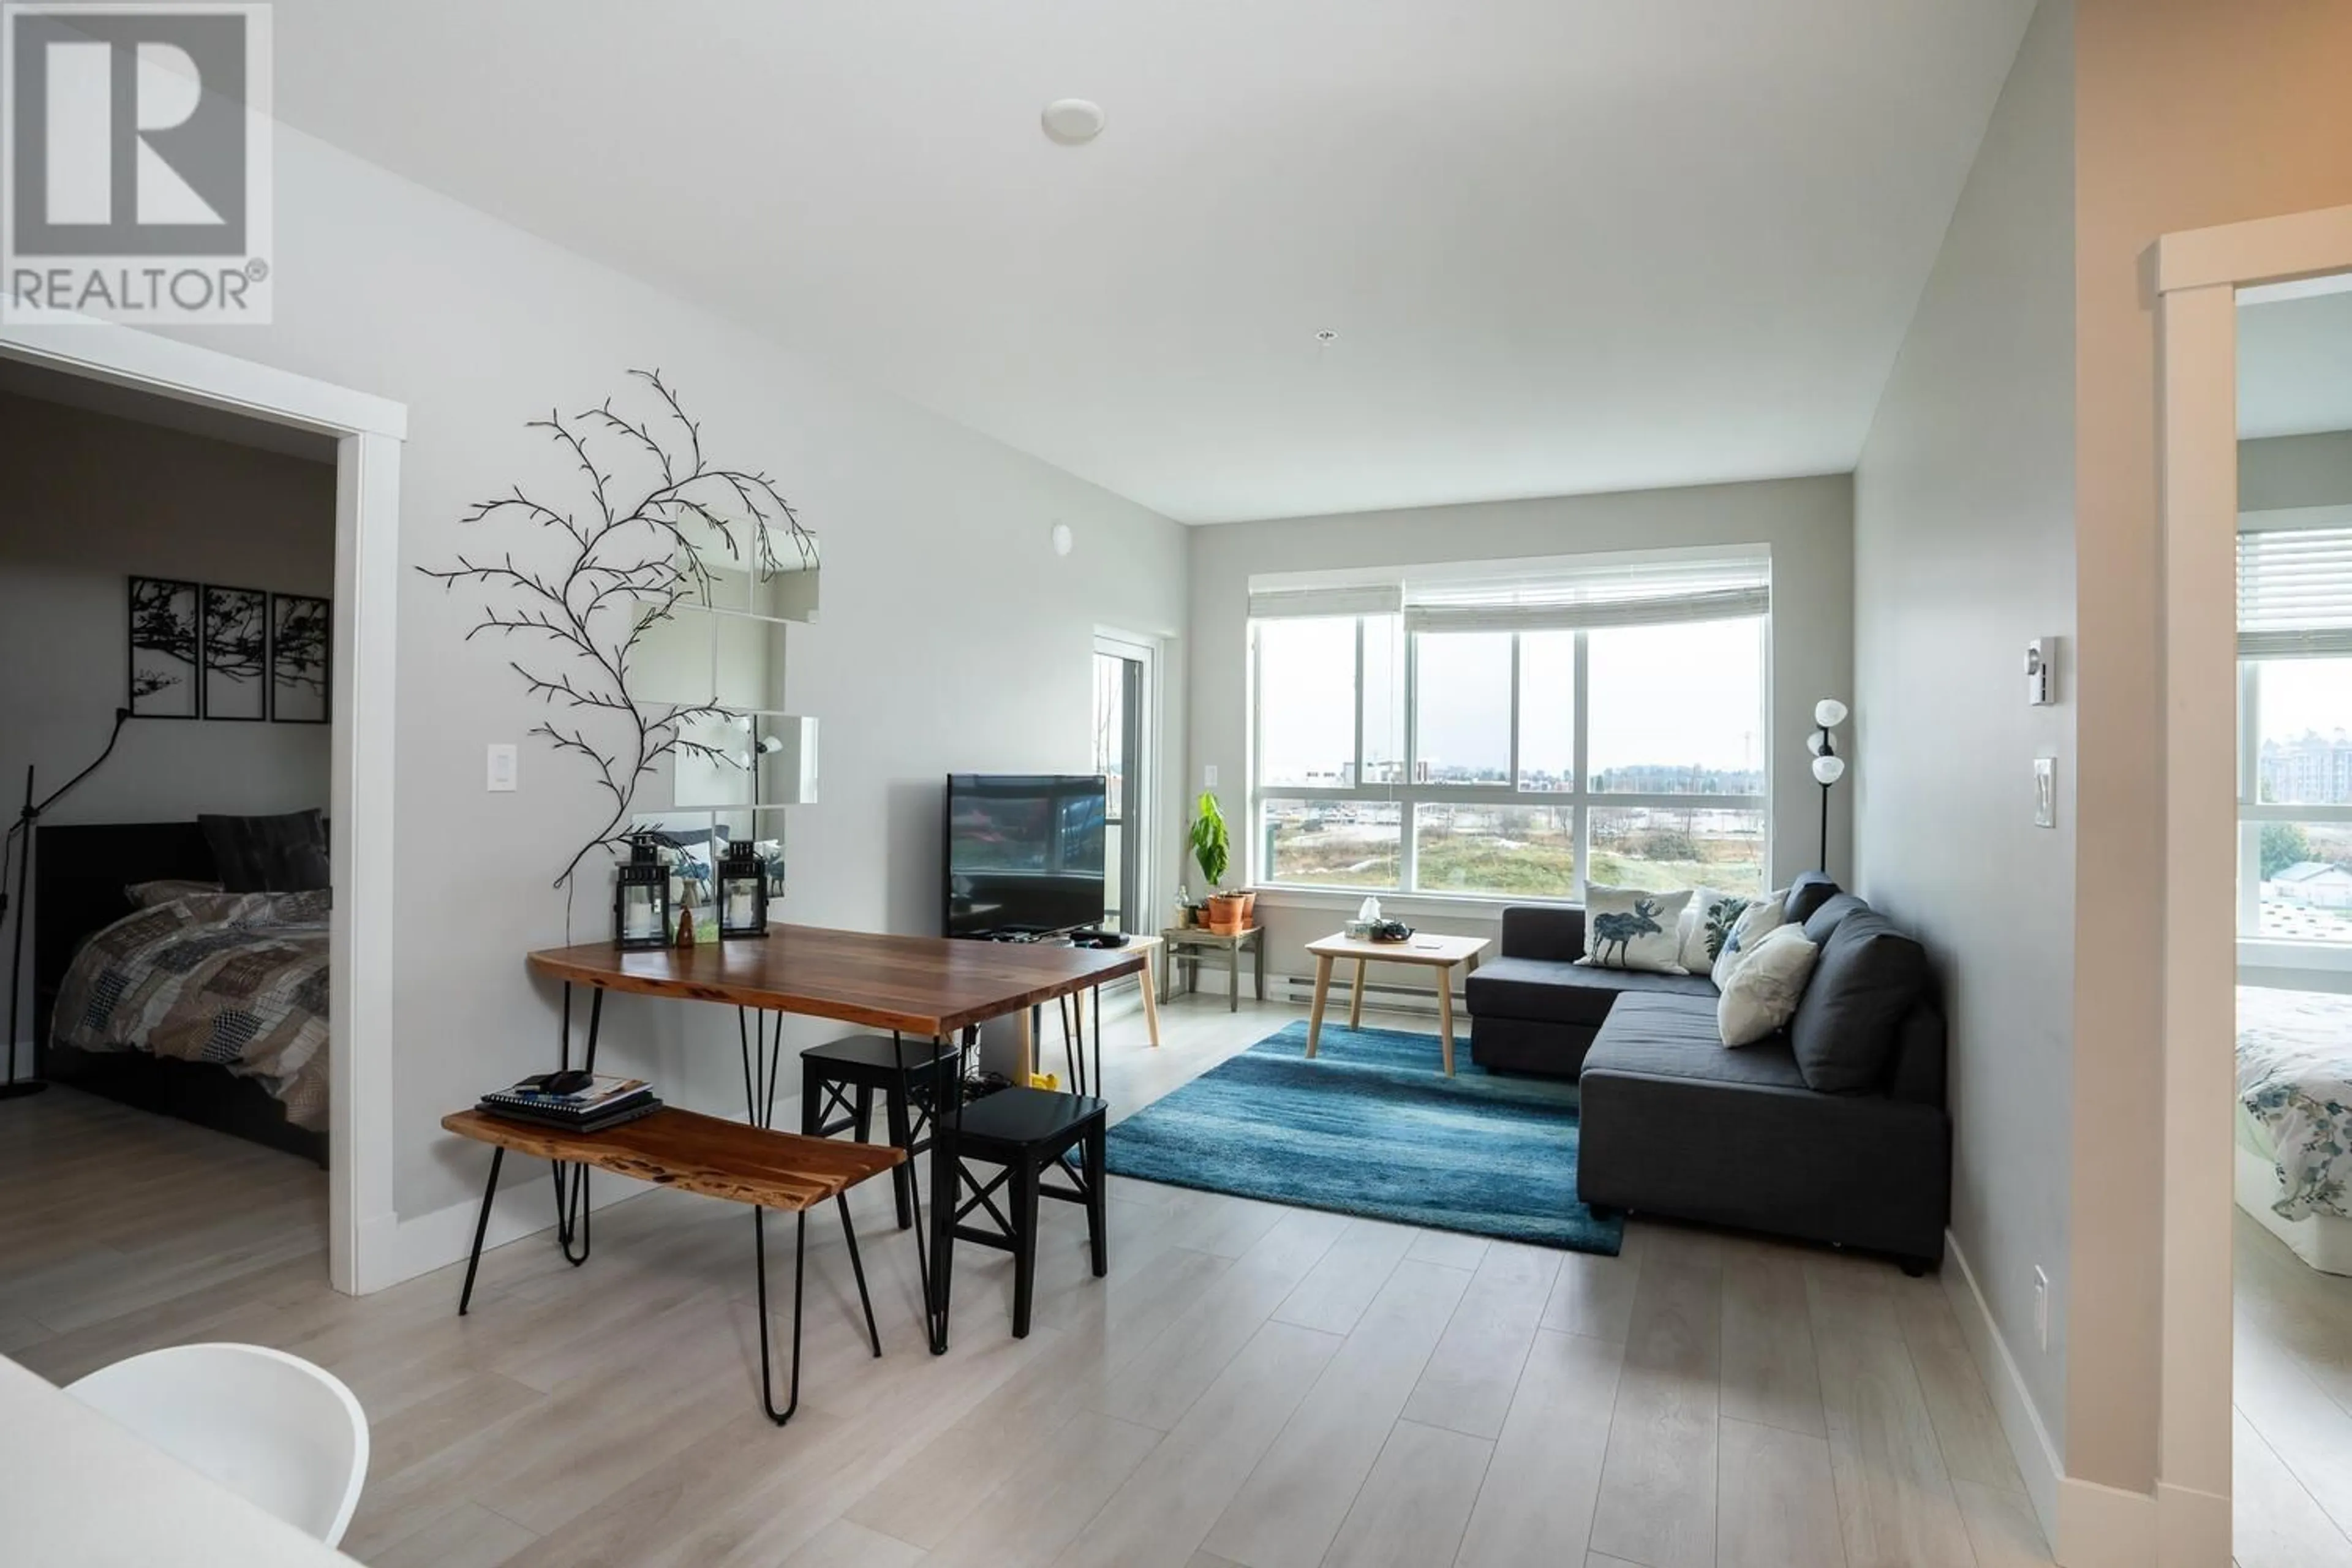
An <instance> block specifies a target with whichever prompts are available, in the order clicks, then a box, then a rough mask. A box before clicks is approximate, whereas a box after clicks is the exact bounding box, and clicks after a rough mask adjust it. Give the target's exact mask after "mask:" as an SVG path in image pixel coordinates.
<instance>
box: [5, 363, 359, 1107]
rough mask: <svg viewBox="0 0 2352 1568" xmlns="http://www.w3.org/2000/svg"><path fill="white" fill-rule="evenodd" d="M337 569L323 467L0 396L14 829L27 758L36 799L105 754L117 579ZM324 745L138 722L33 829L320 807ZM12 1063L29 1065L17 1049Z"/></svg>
mask: <svg viewBox="0 0 2352 1568" xmlns="http://www.w3.org/2000/svg"><path fill="white" fill-rule="evenodd" d="M334 565H335V473H334V469H333V468H331V467H329V466H327V465H325V464H322V463H317V462H310V461H305V460H304V459H302V458H295V457H289V456H285V455H282V454H280V453H277V452H269V451H262V450H258V449H257V448H255V447H246V446H238V445H234V444H231V443H229V442H226V441H221V440H215V439H212V438H210V437H204V436H197V435H191V434H188V433H186V432H184V431H180V430H170V429H163V428H161V427H159V426H154V425H150V424H143V423H137V422H134V421H132V420H130V419H124V418H116V417H113V416H109V415H104V414H97V413H91V412H89V411H86V410H84V409H80V408H69V407H67V406H65V405H61V404H57V403H50V402H46V401H41V400H38V399H36V398H31V397H26V396H18V395H13V394H9V393H0V715H5V718H0V799H5V802H6V812H7V816H9V819H10V820H11V821H13V820H14V819H15V815H16V806H17V805H18V804H20V802H21V801H22V799H23V795H22V791H23V789H24V784H25V768H26V764H27V763H30V764H32V765H33V766H35V767H37V769H38V770H39V776H38V779H37V784H38V787H39V793H40V794H42V795H47V794H48V793H49V792H50V791H52V790H54V789H56V788H57V787H58V785H60V784H64V783H65V782H66V781H67V780H68V779H70V778H71V777H72V776H73V775H74V773H76V772H78V771H79V769H81V768H82V767H83V766H85V765H86V764H88V763H89V762H91V761H92V760H94V759H95V758H96V757H97V756H98V754H99V752H100V750H101V749H102V748H103V747H104V746H105V744H106V737H107V732H108V731H109V730H110V728H111V727H112V725H113V723H114V710H115V709H116V708H118V707H120V706H121V705H122V704H123V702H124V701H125V700H126V697H125V686H126V683H127V679H128V669H127V664H128V659H129V650H128V643H129V621H130V610H129V608H128V605H127V602H126V594H127V592H128V589H127V586H126V584H125V581H124V579H125V578H126V577H127V576H129V575H131V574H139V575H142V576H151V577H178V578H183V579H185V580H188V581H191V582H203V583H216V584H224V585H226V586H231V587H239V588H262V589H274V590H276V591H278V592H280V593H289V594H317V595H327V594H331V593H332V592H333V590H334V579H335V571H334ZM327 738H328V737H327V731H326V730H325V729H324V728H323V727H320V726H315V725H307V724H270V723H238V722H229V721H164V720H137V721H132V722H131V723H130V724H129V725H127V726H125V728H124V730H123V731H122V738H121V742H120V743H119V744H117V745H116V747H115V750H114V754H113V755H112V756H111V757H110V758H108V759H107V763H106V765H105V766H104V767H101V768H100V769H99V770H98V771H97V772H96V773H92V774H90V776H89V778H87V779H85V780H83V781H82V783H81V784H79V785H78V786H77V787H76V788H75V790H74V792H73V793H72V794H71V795H67V796H66V797H65V798H64V799H63V800H61V801H59V802H58V804H57V805H55V806H54V807H52V808H51V809H50V811H49V813H48V815H47V816H44V817H43V818H42V819H41V820H42V823H43V825H44V826H57V825H61V824H66V823H75V822H165V821H181V822H185V821H189V820H192V819H193V818H194V816H196V814H197V813H199V812H227V813H246V812H255V813H260V812H278V811H295V810H299V809H301V808H303V807H306V806H321V807H323V806H324V805H326V804H327ZM10 896H11V898H12V899H13V898H14V896H15V887H14V882H13V878H12V880H11V885H10ZM23 912H24V914H25V915H26V917H28V918H29V916H30V914H31V910H30V909H29V907H28V908H27V909H26V910H24V911H23ZM16 918H17V911H16V910H15V908H14V907H13V906H12V908H11V910H10V914H9V921H8V923H7V924H5V925H0V935H13V925H14V922H15V921H16ZM34 930H35V928H34V927H33V926H31V925H27V926H26V931H25V963H26V971H27V977H26V984H25V988H24V989H25V995H24V1007H23V1016H21V1017H20V1018H18V1019H17V1020H16V1037H17V1038H18V1039H19V1041H20V1042H22V1043H23V1044H24V1045H26V1046H27V1047H29V1045H30V1042H31V1037H32V1034H31V1028H32V1012H33V988H32V983H31V979H30V969H31V965H32V953H33V940H32V939H33V931H34ZM21 1065H22V1066H23V1067H25V1068H30V1065H31V1063H30V1053H29V1050H27V1051H26V1053H25V1055H24V1057H23V1058H21Z"/></svg>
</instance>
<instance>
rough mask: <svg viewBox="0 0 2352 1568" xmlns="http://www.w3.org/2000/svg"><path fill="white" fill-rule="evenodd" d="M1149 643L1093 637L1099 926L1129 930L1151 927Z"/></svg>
mask: <svg viewBox="0 0 2352 1568" xmlns="http://www.w3.org/2000/svg"><path fill="white" fill-rule="evenodd" d="M1156 662H1157V658H1156V651H1155V650H1154V648H1153V647H1151V645H1150V644H1148V643H1145V642H1141V641H1139V640H1138V639H1135V638H1132V637H1120V636H1117V635H1114V634H1111V633H1108V632H1105V633H1099V634H1097V636H1096V637H1095V664H1094V676H1095V679H1094V731H1093V732H1094V761H1093V763H1092V768H1093V771H1094V772H1096V773H1100V774H1102V775H1103V777H1104V781H1105V785H1106V790H1105V799H1104V806H1105V817H1104V839H1103V871H1104V888H1103V926H1104V928H1105V929H1106V930H1108V931H1127V932H1129V933H1136V932H1142V931H1150V930H1152V929H1153V927H1152V925H1151V899H1150V893H1151V889H1150V880H1151V877H1150V846H1151V844H1152V842H1153V840H1152V805H1153V804H1154V803H1153V801H1152V798H1151V795H1152V791H1151V785H1150V779H1151V752H1152V750H1153V747H1152V738H1153V730H1154V725H1153V723H1152V721H1151V720H1152V714H1153V711H1154V710H1153V703H1154V701H1155V698H1154V695H1153V690H1152V688H1153V684H1154V683H1153V680H1152V676H1153V674H1154V673H1155V670H1154V666H1155V664H1156Z"/></svg>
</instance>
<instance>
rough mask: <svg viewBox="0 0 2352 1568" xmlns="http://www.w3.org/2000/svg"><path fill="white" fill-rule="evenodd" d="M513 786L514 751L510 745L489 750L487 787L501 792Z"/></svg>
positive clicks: (493, 747)
mask: <svg viewBox="0 0 2352 1568" xmlns="http://www.w3.org/2000/svg"><path fill="white" fill-rule="evenodd" d="M514 786H515V749H514V747H513V746H511V745H504V744H501V745H495V746H492V747H491V748H490V763H489V787H490V788H491V789H492V790H493V791H499V792H503V791H506V790H510V789H512V788H514Z"/></svg>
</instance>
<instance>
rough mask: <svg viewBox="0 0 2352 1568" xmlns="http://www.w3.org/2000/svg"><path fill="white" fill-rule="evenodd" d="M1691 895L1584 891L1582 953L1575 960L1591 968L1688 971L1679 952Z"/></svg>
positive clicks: (1610, 889)
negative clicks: (1582, 954)
mask: <svg viewBox="0 0 2352 1568" xmlns="http://www.w3.org/2000/svg"><path fill="white" fill-rule="evenodd" d="M1690 899H1691V896H1690V894H1689V893H1687V892H1682V893H1645V892H1643V891H1642V890H1641V889H1638V888H1602V887H1590V886H1589V887H1587V888H1586V889H1584V953H1585V955H1584V956H1583V957H1582V958H1580V959H1578V960H1577V961H1576V962H1577V963H1582V964H1589V965H1590V966H1591V967H1592V968H1595V969H1646V970H1650V971H1652V972H1654V973H1659V974H1686V973H1689V971H1688V970H1685V968H1684V967H1683V966H1682V964H1681V963H1678V962H1677V956H1678V955H1679V954H1680V953H1681V952H1682V934H1683V929H1682V928H1683V910H1684V908H1685V906H1686V905H1687V904H1689V902H1690Z"/></svg>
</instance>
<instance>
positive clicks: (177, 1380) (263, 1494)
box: [66, 1344, 368, 1546]
mask: <svg viewBox="0 0 2352 1568" xmlns="http://www.w3.org/2000/svg"><path fill="white" fill-rule="evenodd" d="M66 1392H67V1393H68V1394H72V1395H73V1396H74V1397H75V1398H76V1399H79V1400H80V1401H81V1402H82V1403H83V1404H85V1405H89V1406H90V1407H91V1408H92V1409H94V1410H97V1411H100V1413H102V1414H104V1415H109V1416H110V1417H112V1418H113V1419H114V1420H115V1421H117V1422H119V1423H121V1425H123V1426H128V1427H129V1428H131V1430H132V1431H133V1432H136V1433H138V1434H139V1435H140V1436H142V1437H144V1438H146V1439H147V1440H148V1441H149V1442H151V1443H152V1444H154V1445H155V1446H156V1447H159V1448H161V1449H163V1451H164V1452H166V1453H168V1454H170V1455H172V1456H173V1458H177V1459H179V1460H180V1461H181V1462H182V1463H183V1464H185V1465H187V1466H189V1467H191V1468H194V1469H195V1470H198V1471H200V1472H202V1473H203V1474H205V1475H206V1476H209V1477H211V1478H212V1479H214V1480H215V1481H218V1482H219V1483H220V1484H221V1485H223V1486H225V1487H226V1488H227V1489H229V1490H231V1491H233V1492H236V1493H237V1494H238V1495H239V1496H241V1497H243V1498H245V1499H246V1500H247V1501H249V1502H252V1503H255V1504H257V1506H259V1507H260V1508H262V1509H264V1510H267V1511H268V1512H270V1513H274V1514H276V1515H277V1516H278V1518H280V1519H282V1520H284V1521H287V1522H288V1523H289V1524H291V1525H294V1526H295V1527H296V1528H298V1529H299V1530H301V1531H305V1532H307V1533H309V1534H310V1535H314V1536H316V1537H318V1538H319V1539H320V1541H323V1542H326V1543H327V1544H328V1545H330V1546H332V1545H334V1544H336V1543H337V1542H340V1541H341V1540H342V1538H343V1531H344V1529H345V1528H346V1527H347V1526H349V1525H350V1523H351V1522H352V1510H353V1509H354V1508H356V1507H358V1506H359V1500H360V1485H361V1483H362V1481H364V1480H365V1479H367V1462H368V1425H367V1413H366V1412H365V1411H363V1410H362V1409H361V1408H360V1402H359V1401H358V1400H357V1399H355V1398H353V1397H352V1391H351V1390H350V1389H348V1388H346V1387H344V1386H343V1384H342V1383H341V1380H340V1379H338V1378H337V1377H335V1376H334V1375H333V1374H332V1373H328V1372H326V1371H324V1370H322V1369H320V1368H319V1367H316V1366H313V1365H311V1364H310V1363H309V1362H307V1361H304V1360H303V1359H302V1358H301V1357H299V1356H290V1355H288V1354H287V1353H286V1352H283V1351H274V1350H270V1349H269V1348H268V1347H267V1346H264V1345H235V1344H207V1345H174V1346H173V1347H172V1348H171V1349H169V1350H160V1351H150V1352H147V1353H146V1354H144V1355H135V1356H132V1357H131V1358H130V1359H129V1360H127V1361H119V1362H116V1363H114V1364H113V1365H112V1366H109V1367H102V1368H100V1370H98V1371H97V1372H94V1373H90V1374H89V1376H88V1377H85V1378H83V1379H81V1380H80V1381H79V1382H78V1383H74V1384H68V1385H67V1388H66Z"/></svg>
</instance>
